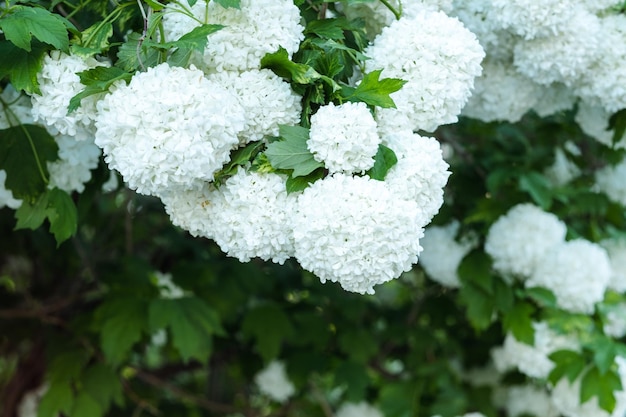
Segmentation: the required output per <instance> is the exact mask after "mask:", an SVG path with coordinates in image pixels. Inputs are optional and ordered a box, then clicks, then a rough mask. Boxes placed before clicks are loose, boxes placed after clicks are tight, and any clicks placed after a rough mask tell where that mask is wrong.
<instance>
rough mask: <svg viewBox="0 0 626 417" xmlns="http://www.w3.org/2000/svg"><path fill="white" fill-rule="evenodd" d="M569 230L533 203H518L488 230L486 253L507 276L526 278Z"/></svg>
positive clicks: (497, 268)
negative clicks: (545, 253) (547, 251)
mask: <svg viewBox="0 0 626 417" xmlns="http://www.w3.org/2000/svg"><path fill="white" fill-rule="evenodd" d="M566 232H567V228H566V226H565V224H564V223H563V222H561V221H560V220H559V219H558V218H557V217H556V216H555V215H554V214H552V213H546V212H544V211H543V210H541V209H540V208H539V207H537V206H534V205H532V204H519V205H517V206H515V207H513V208H512V209H511V210H509V212H508V213H507V214H506V215H504V216H502V217H500V218H499V219H498V220H497V221H496V222H495V223H494V224H493V225H492V226H491V228H490V229H489V232H488V233H487V239H486V241H485V252H487V253H488V254H489V255H490V256H491V257H492V258H493V267H494V269H496V270H497V271H498V272H500V273H502V274H504V275H515V276H517V277H518V278H520V279H524V278H527V277H529V276H530V275H531V273H532V272H533V270H534V269H535V267H536V265H537V262H538V261H539V259H540V258H541V257H542V255H543V254H544V252H545V251H546V250H548V249H550V248H551V247H553V246H555V245H558V244H560V243H562V242H563V240H564V239H565V234H566Z"/></svg>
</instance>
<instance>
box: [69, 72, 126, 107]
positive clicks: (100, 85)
mask: <svg viewBox="0 0 626 417" xmlns="http://www.w3.org/2000/svg"><path fill="white" fill-rule="evenodd" d="M78 76H79V77H80V82H81V84H83V85H84V86H85V89H84V90H83V91H81V92H80V93H78V94H76V95H75V96H74V97H72V98H71V99H70V105H69V107H68V112H73V111H74V110H76V109H78V108H79V107H80V102H81V100H82V99H84V98H85V97H89V96H92V95H95V94H101V93H106V92H107V91H109V88H110V87H111V86H112V85H113V83H115V82H116V81H120V80H124V81H127V82H128V81H130V79H131V78H132V77H133V74H131V73H129V72H126V71H124V70H123V69H121V68H118V67H103V66H99V67H95V68H91V69H89V70H86V71H81V72H79V73H78Z"/></svg>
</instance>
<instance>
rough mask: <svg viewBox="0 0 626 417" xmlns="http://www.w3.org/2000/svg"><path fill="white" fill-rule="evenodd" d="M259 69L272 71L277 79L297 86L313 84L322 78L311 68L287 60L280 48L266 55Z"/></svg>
mask: <svg viewBox="0 0 626 417" xmlns="http://www.w3.org/2000/svg"><path fill="white" fill-rule="evenodd" d="M261 68H268V69H271V70H272V71H274V73H275V74H276V75H278V76H279V77H283V78H285V79H288V80H291V81H293V82H294V83H297V84H313V82H315V81H316V80H319V79H321V78H322V75H321V74H319V73H318V72H317V71H315V69H313V67H311V66H309V65H306V64H297V63H295V62H293V61H291V60H290V59H289V54H288V53H287V51H286V50H285V49H284V48H280V49H279V50H278V51H276V52H274V53H273V54H267V55H265V56H264V57H263V58H262V59H261Z"/></svg>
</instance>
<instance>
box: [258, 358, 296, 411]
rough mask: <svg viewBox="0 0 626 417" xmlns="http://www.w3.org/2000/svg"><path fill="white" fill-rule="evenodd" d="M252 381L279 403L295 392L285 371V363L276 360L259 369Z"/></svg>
mask: <svg viewBox="0 0 626 417" xmlns="http://www.w3.org/2000/svg"><path fill="white" fill-rule="evenodd" d="M254 382H255V383H256V384H257V386H258V387H259V391H261V393H262V394H264V395H267V396H268V397H269V398H271V399H272V400H274V401H277V402H279V403H284V402H285V401H287V400H288V399H289V397H291V396H292V395H293V394H294V393H295V392H296V388H295V386H294V385H293V383H292V382H291V381H290V380H289V377H288V376H287V372H286V371H285V364H284V363H283V362H280V361H277V360H274V361H272V362H270V363H269V364H267V366H266V367H265V368H263V369H262V370H261V371H259V373H257V374H256V375H255V377H254Z"/></svg>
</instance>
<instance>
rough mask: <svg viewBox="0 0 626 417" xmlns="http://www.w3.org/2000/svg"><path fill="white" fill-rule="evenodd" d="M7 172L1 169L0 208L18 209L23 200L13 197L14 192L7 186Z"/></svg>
mask: <svg viewBox="0 0 626 417" xmlns="http://www.w3.org/2000/svg"><path fill="white" fill-rule="evenodd" d="M6 180H7V172H6V171H5V170H4V169H0V208H2V207H5V206H6V207H9V208H11V209H13V210H17V209H18V208H20V206H21V205H22V200H19V199H16V198H14V197H13V192H12V191H11V190H9V189H7V188H6V186H5V182H6Z"/></svg>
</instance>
